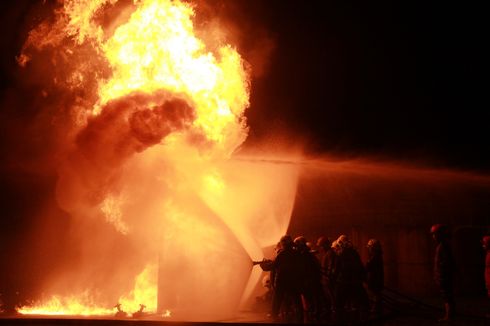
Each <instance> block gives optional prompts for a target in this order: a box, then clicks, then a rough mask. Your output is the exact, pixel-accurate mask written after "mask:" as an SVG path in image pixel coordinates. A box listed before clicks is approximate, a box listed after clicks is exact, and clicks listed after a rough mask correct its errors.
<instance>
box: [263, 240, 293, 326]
mask: <svg viewBox="0 0 490 326" xmlns="http://www.w3.org/2000/svg"><path fill="white" fill-rule="evenodd" d="M260 267H261V268H262V269H263V270H264V271H273V272H274V284H273V287H274V293H273V297H272V318H274V319H275V320H280V319H281V317H283V319H285V321H293V322H302V321H303V307H302V303H301V283H302V277H303V273H302V268H301V257H300V256H299V253H298V252H297V251H296V250H294V248H293V239H292V238H291V236H289V235H285V236H283V237H282V238H281V240H280V250H279V252H278V253H277V256H276V258H275V259H274V260H265V259H264V260H263V261H262V262H261V263H260ZM281 311H282V312H283V313H282V315H281V314H280V313H281Z"/></svg>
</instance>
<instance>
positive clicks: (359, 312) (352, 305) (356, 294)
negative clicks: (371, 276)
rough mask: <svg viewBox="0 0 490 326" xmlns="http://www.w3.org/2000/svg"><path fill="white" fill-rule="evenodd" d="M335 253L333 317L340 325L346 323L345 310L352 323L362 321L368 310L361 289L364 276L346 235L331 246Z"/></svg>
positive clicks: (357, 257) (366, 299) (356, 253)
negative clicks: (348, 311) (349, 311)
mask: <svg viewBox="0 0 490 326" xmlns="http://www.w3.org/2000/svg"><path fill="white" fill-rule="evenodd" d="M332 246H333V247H334V249H335V250H336V253H337V258H336V263H335V266H334V270H333V279H334V280H335V316H336V318H335V319H336V321H337V322H338V323H340V324H342V323H344V322H346V317H347V315H346V308H349V309H350V310H351V311H352V312H353V314H350V315H349V316H350V318H351V319H354V320H351V321H353V322H357V321H358V320H360V321H363V320H364V319H365V318H366V313H367V311H368V308H369V299H368V296H367V293H366V291H365V290H364V287H363V282H364V280H365V277H366V274H365V270H364V266H363V264H362V261H361V258H360V256H359V253H358V252H357V251H356V250H355V249H354V247H353V246H352V243H351V242H350V241H349V238H348V237H347V236H346V235H341V236H340V237H339V238H338V239H337V240H336V241H334V243H333V244H332Z"/></svg>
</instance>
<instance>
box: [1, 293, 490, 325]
mask: <svg viewBox="0 0 490 326" xmlns="http://www.w3.org/2000/svg"><path fill="white" fill-rule="evenodd" d="M385 300H386V301H385V314H384V315H383V317H382V318H378V319H370V320H368V321H366V322H364V323H362V324H365V325H385V326H395V325H417V326H425V325H476V326H479V325H482V326H484V325H486V326H488V325H490V315H489V314H490V300H487V299H486V298H457V299H456V303H457V309H458V315H457V316H456V318H455V320H454V321H453V322H451V323H439V322H438V318H439V317H440V316H441V315H442V310H441V309H440V308H441V307H442V304H441V302H440V299H438V298H425V299H423V300H418V299H414V298H409V297H402V296H397V295H396V294H394V293H389V294H387V295H386V296H385ZM217 323H222V324H234V325H254V324H261V325H267V324H270V325H277V323H272V322H271V320H270V319H268V318H267V317H266V315H265V314H264V313H257V312H241V313H240V314H239V315H238V316H237V317H236V318H233V319H228V320H219V321H218V320H217V321H209V322H186V321H175V320H171V319H161V318H156V317H152V316H147V317H146V318H143V319H131V318H127V319H113V318H84V317H57V318H52V317H49V316H48V317H46V316H3V317H1V318H0V325H13V326H15V325H19V326H20V325H21V326H31V325H32V326H47V325H60V326H62V325H67V326H72V325H80V326H89V325H94V326H118V325H122V326H130V325H141V326H143V325H147V326H154V325H155V326H156V325H168V326H187V325H188V326H198V325H215V324H217Z"/></svg>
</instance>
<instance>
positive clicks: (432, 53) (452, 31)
mask: <svg viewBox="0 0 490 326" xmlns="http://www.w3.org/2000/svg"><path fill="white" fill-rule="evenodd" d="M36 3H39V1H25V0H24V1H15V2H14V1H2V2H0V29H1V31H2V33H1V35H0V65H1V66H0V96H1V98H0V104H1V107H0V110H1V111H0V119H1V123H0V126H1V127H2V128H1V130H0V155H1V157H0V200H1V201H0V202H1V209H2V215H1V221H0V228H1V231H0V261H1V264H2V265H1V272H0V280H1V282H0V285H1V287H0V293H2V295H3V299H2V298H0V299H1V300H4V301H7V299H8V301H9V302H10V303H12V302H15V301H16V300H17V301H19V300H24V299H26V298H29V296H30V294H31V293H33V292H34V289H35V288H36V285H38V284H40V283H41V282H42V280H43V279H44V278H45V277H46V275H47V274H49V273H50V272H51V271H52V270H53V268H55V267H56V264H53V262H54V260H53V257H57V258H58V259H60V260H63V259H66V258H67V255H68V253H66V252H65V249H64V248H66V247H67V243H68V241H69V240H68V238H67V236H66V235H65V234H64V231H66V229H67V228H68V220H67V219H58V218H56V217H57V216H60V215H62V214H63V213H62V212H59V211H55V212H52V214H51V215H49V216H51V217H48V218H44V219H43V220H42V221H40V220H37V219H39V217H36V216H37V212H39V211H40V210H44V209H45V206H51V205H50V204H49V203H51V202H52V201H54V195H53V192H54V187H55V184H56V173H55V172H49V171H48V172H46V171H43V172H42V173H37V172H36V171H33V170H32V169H27V170H26V169H23V168H22V167H15V166H13V165H12V162H15V161H16V159H17V157H18V158H19V160H20V161H22V162H23V161H25V160H26V158H27V159H28V158H29V155H34V153H31V152H30V149H31V148H32V145H33V144H35V145H39V144H43V142H44V141H45V139H44V138H43V136H42V134H36V133H32V132H31V130H27V127H26V128H25V129H23V127H22V126H31V125H33V121H34V118H35V117H36V115H37V114H39V112H37V111H36V109H35V108H34V107H33V106H32V103H33V102H31V101H30V97H31V95H32V94H30V93H29V89H28V88H27V89H25V88H23V87H24V85H25V84H23V83H22V82H20V81H19V80H20V79H21V78H20V79H19V76H21V75H20V72H19V71H20V70H19V68H18V67H17V65H16V63H15V56H16V55H17V54H18V53H19V51H20V48H21V46H22V44H23V42H24V40H25V37H26V32H27V31H28V28H29V26H31V27H32V25H35V20H36V19H41V17H42V15H35V14H34V15H33V14H32V10H31V9H32V8H33V4H34V5H35V4H36ZM50 3H51V4H52V3H53V2H52V1H51V2H49V1H48V5H49V4H50ZM207 3H208V4H209V5H210V7H211V8H212V10H214V11H215V12H216V13H217V14H219V15H223V19H224V20H228V21H232V22H234V24H235V28H237V29H239V30H241V33H240V35H239V37H238V38H239V45H238V46H239V49H240V52H241V53H243V56H244V57H245V59H246V60H248V61H249V62H250V63H251V65H252V67H254V64H256V65H255V67H256V70H255V72H254V75H253V80H252V90H251V91H252V92H251V106H250V108H249V109H248V111H247V113H246V116H247V119H248V124H249V126H250V135H249V138H248V140H247V141H246V143H245V145H244V147H245V148H253V147H254V146H256V145H257V144H260V143H262V142H263V140H264V139H269V138H275V137H279V138H281V137H282V138H283V139H285V140H286V141H287V142H288V143H290V144H295V143H298V144H301V146H302V147H303V148H304V150H305V152H306V153H307V154H309V155H328V156H332V157H339V158H341V159H342V158H352V157H368V158H382V159H388V160H395V161H401V162H411V163H414V162H415V163H417V164H423V165H427V166H431V167H445V168H454V169H461V170H471V171H477V172H480V173H484V174H488V172H489V171H490V154H489V146H488V145H489V142H490V137H489V136H490V135H489V128H488V127H487V125H488V123H489V114H488V108H489V105H488V97H487V92H485V91H487V89H488V82H487V83H484V80H485V79H486V78H487V76H488V75H487V74H486V73H485V72H484V69H483V63H484V57H485V56H484V52H483V48H484V42H486V41H487V39H488V36H487V35H484V31H485V29H484V22H485V17H484V16H483V15H484V12H485V11H484V10H483V8H482V7H483V4H481V5H476V4H474V3H469V2H462V3H455V4H451V3H448V2H446V3H441V4H436V3H431V2H426V1H420V2H409V3H407V2H405V3H401V2H393V3H392V2H387V1H386V2H385V1H381V2H360V3H356V4H355V5H354V4H352V3H350V2H348V1H323V0H318V1H312V0H310V1H305V0H261V1H259V0H247V1H240V2H238V1H231V0H229V1H209V2H207ZM484 36H485V37H484ZM257 53H259V55H257ZM261 54H262V56H261ZM258 67H260V69H258ZM484 87H485V88H484ZM484 90H485V91H484ZM12 92H14V93H17V95H18V96H17V97H18V98H21V99H22V101H18V100H17V101H15V104H16V105H14V106H12V105H10V103H11V102H9V101H8V100H7V99H6V94H7V93H8V94H11V93H12ZM19 94H20V95H19ZM12 126H15V128H16V129H15V128H13V127H12ZM13 130H14V131H13ZM15 130H18V132H17V131H15ZM33 135H34V136H33ZM35 147H36V146H35ZM36 148H38V149H39V146H37V147H36ZM37 154H38V153H36V155H37ZM47 202H48V204H46V203H47ZM51 204H54V203H51ZM53 206H55V205H53ZM36 218H37V219H36ZM41 223H42V224H43V225H44V226H48V227H49V228H51V229H53V230H60V232H57V236H56V237H52V236H51V234H50V233H42V234H38V233H37V232H36V225H37V224H41ZM34 235H35V236H36V237H34ZM36 243H40V244H42V246H37V245H36ZM44 257H46V258H44ZM47 257H50V258H47ZM7 297H8V298H7ZM6 298H7V299H6Z"/></svg>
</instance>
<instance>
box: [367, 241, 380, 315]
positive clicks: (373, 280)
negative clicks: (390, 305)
mask: <svg viewBox="0 0 490 326" xmlns="http://www.w3.org/2000/svg"><path fill="white" fill-rule="evenodd" d="M367 249H368V261H367V262H366V284H367V288H368V291H369V294H370V296H371V298H372V302H371V313H372V314H373V315H375V316H380V315H381V313H382V307H381V292H382V291H383V287H384V264H383V249H382V248H381V243H380V242H379V241H378V240H377V239H370V240H369V241H368V243H367Z"/></svg>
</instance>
